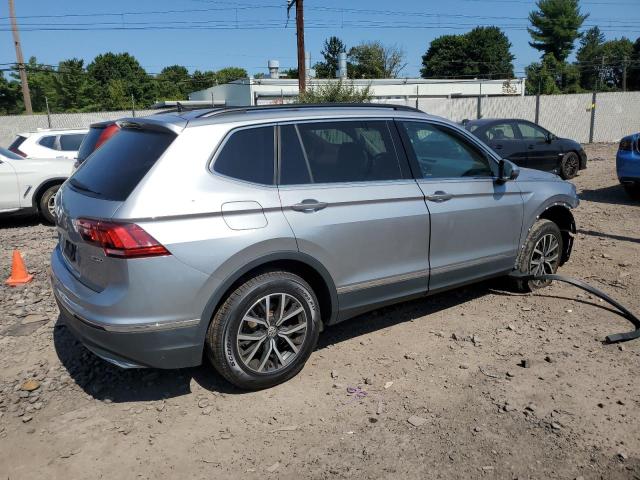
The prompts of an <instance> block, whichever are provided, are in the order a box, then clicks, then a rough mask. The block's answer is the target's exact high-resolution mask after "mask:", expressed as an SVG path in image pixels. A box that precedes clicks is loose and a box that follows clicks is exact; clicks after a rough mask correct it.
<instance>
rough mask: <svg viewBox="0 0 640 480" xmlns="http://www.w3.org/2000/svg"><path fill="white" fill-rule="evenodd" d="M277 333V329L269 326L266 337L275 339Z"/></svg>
mask: <svg viewBox="0 0 640 480" xmlns="http://www.w3.org/2000/svg"><path fill="white" fill-rule="evenodd" d="M277 333H278V329H277V328H276V327H274V326H271V327H269V328H268V329H267V336H268V337H269V338H273V337H275V336H276V334H277Z"/></svg>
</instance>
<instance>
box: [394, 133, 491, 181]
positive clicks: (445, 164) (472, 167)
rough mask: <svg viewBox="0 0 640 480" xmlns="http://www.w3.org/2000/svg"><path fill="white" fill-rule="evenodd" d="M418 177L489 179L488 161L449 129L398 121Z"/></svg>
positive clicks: (489, 167)
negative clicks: (417, 169) (419, 175)
mask: <svg viewBox="0 0 640 480" xmlns="http://www.w3.org/2000/svg"><path fill="white" fill-rule="evenodd" d="M401 125H402V127H401V128H402V129H404V131H405V132H406V135H407V138H408V140H409V143H410V144H411V147H412V150H413V153H414V154H415V160H416V162H417V164H418V167H419V169H420V173H421V174H422V177H423V178H425V179H429V178H459V177H492V176H493V171H492V170H491V166H490V164H489V162H490V160H489V159H488V158H487V157H486V156H485V155H484V154H483V153H482V152H480V151H479V150H478V149H476V147H475V146H473V145H472V144H470V143H469V142H468V141H467V140H465V139H464V138H462V137H460V136H458V135H456V134H455V133H454V132H452V131H451V130H450V129H448V128H446V127H442V126H439V125H434V124H430V123H426V122H402V123H401Z"/></svg>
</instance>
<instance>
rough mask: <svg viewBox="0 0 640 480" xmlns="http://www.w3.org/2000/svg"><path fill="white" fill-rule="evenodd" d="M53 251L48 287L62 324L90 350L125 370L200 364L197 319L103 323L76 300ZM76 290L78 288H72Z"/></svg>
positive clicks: (68, 278)
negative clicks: (58, 310)
mask: <svg viewBox="0 0 640 480" xmlns="http://www.w3.org/2000/svg"><path fill="white" fill-rule="evenodd" d="M62 262H63V261H62V259H61V258H60V254H59V250H58V249H57V248H56V250H54V252H53V255H52V257H51V286H52V289H53V293H54V296H55V298H56V301H57V303H58V307H59V308H60V314H61V318H62V321H63V322H64V324H65V325H66V326H67V327H68V328H69V330H70V331H71V332H72V333H73V335H74V336H75V337H76V338H77V339H78V340H80V341H81V342H82V343H83V344H84V345H85V346H86V347H87V348H88V349H89V350H91V351H92V352H94V353H95V354H96V355H98V356H99V357H101V358H103V359H104V360H106V361H109V362H111V363H113V364H115V365H118V366H120V367H124V368H139V367H152V368H184V367H192V366H196V365H200V363H202V346H203V341H202V329H201V328H200V319H194V320H177V321H166V320H163V321H161V322H149V321H145V322H139V321H138V322H122V319H118V320H119V321H118V322H108V321H105V319H104V315H103V316H101V317H100V318H96V317H93V316H92V315H91V314H90V313H89V311H88V309H87V306H86V303H85V305H84V306H82V307H81V306H80V305H79V304H78V303H76V301H75V296H74V292H73V289H71V288H68V287H67V286H66V285H69V282H77V280H76V279H75V278H74V277H73V276H72V275H71V274H70V273H69V271H68V270H67V269H66V267H65V266H64V264H63V263H62ZM75 287H76V288H77V286H75Z"/></svg>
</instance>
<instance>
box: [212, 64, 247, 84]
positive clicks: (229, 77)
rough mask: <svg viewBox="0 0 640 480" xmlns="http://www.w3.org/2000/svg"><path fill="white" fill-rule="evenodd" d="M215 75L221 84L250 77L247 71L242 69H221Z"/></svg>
mask: <svg viewBox="0 0 640 480" xmlns="http://www.w3.org/2000/svg"><path fill="white" fill-rule="evenodd" d="M215 75H216V80H217V81H218V83H219V84H223V83H229V82H233V81H234V80H238V79H239V78H247V77H248V76H249V74H248V73H247V71H246V70H245V69H244V68H240V67H225V68H221V69H220V70H218V71H217V72H216V73H215Z"/></svg>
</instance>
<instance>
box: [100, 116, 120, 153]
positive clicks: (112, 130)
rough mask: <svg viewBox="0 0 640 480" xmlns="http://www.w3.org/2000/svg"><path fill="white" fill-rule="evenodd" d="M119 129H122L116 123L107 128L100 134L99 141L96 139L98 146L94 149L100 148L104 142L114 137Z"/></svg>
mask: <svg viewBox="0 0 640 480" xmlns="http://www.w3.org/2000/svg"><path fill="white" fill-rule="evenodd" d="M119 130H120V127H119V126H118V125H117V124H115V123H112V124H111V125H109V126H108V127H107V128H105V129H104V130H103V131H102V133H101V134H100V136H99V137H98V141H96V146H95V147H94V150H97V149H99V148H100V147H101V146H102V144H103V143H104V142H106V141H107V140H109V139H110V138H111V137H113V136H114V135H115V134H116V133H117V132H118V131H119Z"/></svg>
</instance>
